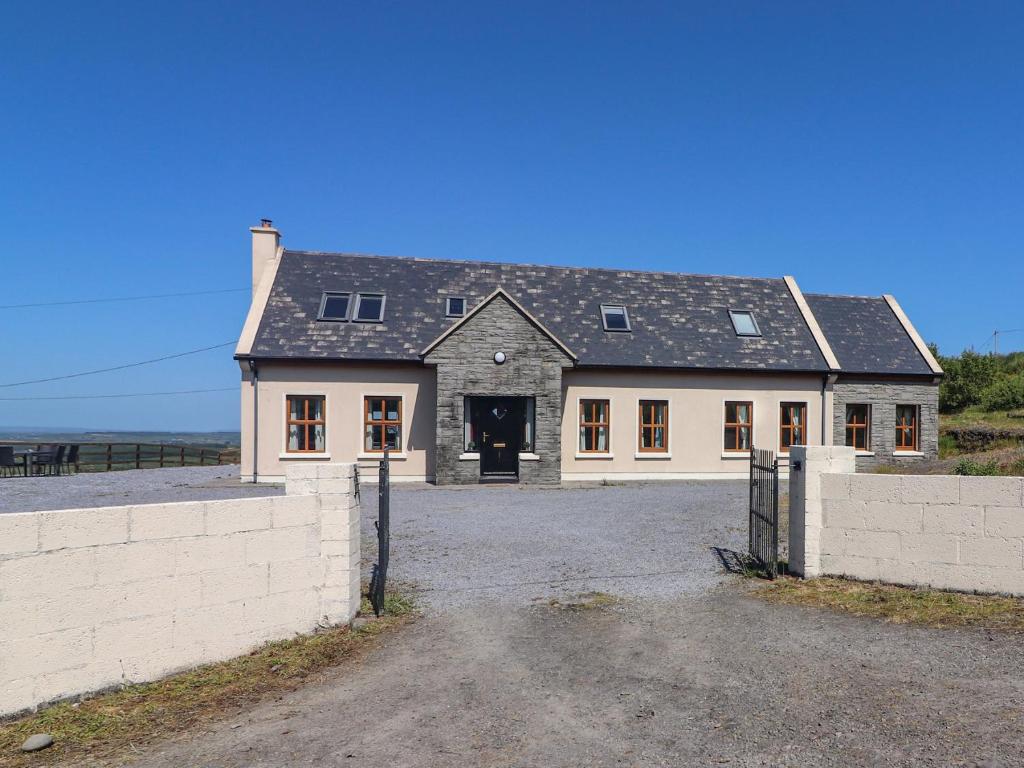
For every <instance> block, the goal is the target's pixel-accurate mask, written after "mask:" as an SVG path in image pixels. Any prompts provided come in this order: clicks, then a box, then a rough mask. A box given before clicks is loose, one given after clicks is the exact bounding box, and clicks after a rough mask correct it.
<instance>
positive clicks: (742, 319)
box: [729, 309, 761, 336]
mask: <svg viewBox="0 0 1024 768" xmlns="http://www.w3.org/2000/svg"><path fill="white" fill-rule="evenodd" d="M729 319H730V320H732V327H733V328H734V329H735V330H736V335H737V336H760V335H761V329H760V328H758V327H757V321H756V320H755V319H754V313H753V312H747V311H739V310H732V309H730V310H729Z"/></svg>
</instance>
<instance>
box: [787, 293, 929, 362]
mask: <svg viewBox="0 0 1024 768" xmlns="http://www.w3.org/2000/svg"><path fill="white" fill-rule="evenodd" d="M804 298H806V299H807V303H808V304H809V305H810V307H811V311H812V312H813V313H814V316H815V317H816V318H817V320H818V324H819V325H820V326H821V329H822V331H824V333H825V337H826V338H827V339H828V341H829V344H830V345H831V346H832V351H833V352H835V354H836V357H837V358H839V365H840V367H841V369H842V371H843V373H892V374H926V375H928V374H931V373H932V369H931V367H930V366H929V365H928V363H927V362H926V361H925V359H924V358H923V357H921V353H920V352H918V351H917V347H916V346H915V344H914V342H913V340H912V339H911V338H910V336H909V335H907V331H906V329H904V327H903V324H902V323H901V322H900V320H899V318H897V317H896V315H895V314H893V311H892V309H890V307H889V305H888V303H886V301H885V299H884V298H881V297H879V298H875V297H870V296H829V295H826V294H814V293H805V294H804Z"/></svg>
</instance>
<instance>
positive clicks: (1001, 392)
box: [981, 376, 1024, 411]
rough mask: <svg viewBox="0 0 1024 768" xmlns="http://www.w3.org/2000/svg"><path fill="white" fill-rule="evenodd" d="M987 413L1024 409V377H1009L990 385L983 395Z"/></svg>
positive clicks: (983, 403)
mask: <svg viewBox="0 0 1024 768" xmlns="http://www.w3.org/2000/svg"><path fill="white" fill-rule="evenodd" d="M981 404H982V407H984V408H985V410H986V411H1008V410H1011V409H1013V408H1024V376H1007V377H1005V378H1003V379H1000V380H999V381H996V382H995V383H993V384H990V385H989V386H988V387H986V388H985V390H984V391H983V392H982V393H981Z"/></svg>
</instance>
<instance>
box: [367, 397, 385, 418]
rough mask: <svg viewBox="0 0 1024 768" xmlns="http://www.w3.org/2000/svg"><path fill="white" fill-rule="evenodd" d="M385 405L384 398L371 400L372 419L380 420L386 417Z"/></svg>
mask: <svg viewBox="0 0 1024 768" xmlns="http://www.w3.org/2000/svg"><path fill="white" fill-rule="evenodd" d="M383 406H384V401H383V400H377V399H373V400H371V401H370V419H371V420H372V421H380V420H381V419H383V418H384V411H383V410H382V408H383Z"/></svg>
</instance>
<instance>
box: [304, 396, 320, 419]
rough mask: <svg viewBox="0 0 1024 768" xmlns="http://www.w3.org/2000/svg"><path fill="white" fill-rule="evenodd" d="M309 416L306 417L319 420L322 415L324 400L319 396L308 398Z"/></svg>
mask: <svg viewBox="0 0 1024 768" xmlns="http://www.w3.org/2000/svg"><path fill="white" fill-rule="evenodd" d="M308 413H309V416H308V417H307V418H310V419H313V420H314V421H320V420H322V419H323V417H324V401H323V398H320V397H311V398H309V411H308Z"/></svg>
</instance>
